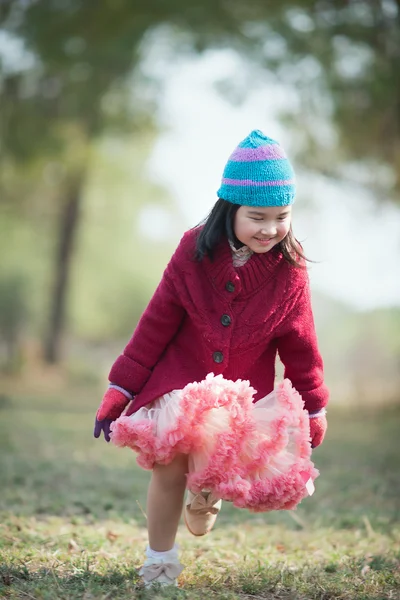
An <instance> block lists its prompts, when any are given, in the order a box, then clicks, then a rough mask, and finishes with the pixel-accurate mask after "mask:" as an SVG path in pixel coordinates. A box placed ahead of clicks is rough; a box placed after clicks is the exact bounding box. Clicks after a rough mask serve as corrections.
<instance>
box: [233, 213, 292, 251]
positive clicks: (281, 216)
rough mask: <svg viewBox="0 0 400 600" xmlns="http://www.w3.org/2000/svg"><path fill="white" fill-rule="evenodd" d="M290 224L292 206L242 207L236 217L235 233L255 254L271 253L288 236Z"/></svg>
mask: <svg viewBox="0 0 400 600" xmlns="http://www.w3.org/2000/svg"><path fill="white" fill-rule="evenodd" d="M290 223H291V206H267V207H253V206H241V207H240V208H238V210H237V212H236V215H235V220H234V233H235V235H236V237H237V239H238V240H239V241H240V242H242V244H244V245H245V246H248V248H250V250H252V251H253V252H256V253H263V252H269V251H270V250H271V248H273V247H274V246H276V245H277V244H279V242H280V241H281V240H283V238H284V237H285V236H286V235H287V234H288V232H289V229H290Z"/></svg>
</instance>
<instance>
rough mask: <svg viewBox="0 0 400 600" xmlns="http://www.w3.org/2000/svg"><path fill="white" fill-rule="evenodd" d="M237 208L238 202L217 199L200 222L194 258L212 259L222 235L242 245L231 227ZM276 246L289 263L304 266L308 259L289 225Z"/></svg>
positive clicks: (235, 243)
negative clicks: (285, 233)
mask: <svg viewBox="0 0 400 600" xmlns="http://www.w3.org/2000/svg"><path fill="white" fill-rule="evenodd" d="M239 208H240V205H239V204H232V202H227V201H226V200H222V198H219V199H218V200H217V202H216V203H215V204H214V206H213V208H212V210H211V212H210V214H209V215H208V217H206V219H205V220H204V221H203V222H202V223H200V225H203V227H202V229H201V230H200V233H199V235H198V237H197V241H196V252H195V258H196V260H198V261H202V260H203V258H204V257H205V256H208V257H209V258H210V259H211V260H213V258H214V249H215V247H216V246H217V244H218V243H219V242H220V240H221V239H222V238H223V237H227V238H228V240H230V241H231V242H232V243H233V245H234V246H235V247H236V248H240V246H242V245H243V244H242V243H241V242H240V241H239V240H238V239H237V237H236V235H235V232H234V228H233V223H234V218H235V215H236V213H237V211H238V209H239ZM277 247H278V248H279V249H280V251H281V252H282V254H283V256H284V258H285V259H286V260H287V261H288V262H289V263H290V264H291V265H293V266H294V267H297V268H300V269H304V268H305V264H304V261H308V260H309V259H308V258H307V257H306V256H305V255H304V253H303V249H302V247H301V245H300V242H299V241H298V240H296V238H295V237H294V234H293V231H292V226H291V225H290V229H289V231H288V233H287V235H286V236H285V237H284V238H283V240H282V241H281V242H279V244H278V245H277Z"/></svg>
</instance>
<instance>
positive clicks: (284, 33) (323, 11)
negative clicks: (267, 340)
mask: <svg viewBox="0 0 400 600" xmlns="http://www.w3.org/2000/svg"><path fill="white" fill-rule="evenodd" d="M1 36H2V37H1ZM163 39H164V40H165V39H168V44H167V45H166V47H165V53H166V58H167V60H169V61H171V62H172V61H174V60H176V59H178V58H179V57H180V56H181V55H183V54H186V55H190V54H191V53H195V52H201V51H203V50H206V49H209V48H227V47H229V48H233V49H235V50H237V51H238V52H239V53H240V54H241V55H242V56H243V58H244V59H245V60H246V61H247V62H246V65H247V67H246V69H245V71H246V72H245V73H244V74H241V76H240V77H238V78H237V81H231V82H228V84H229V85H227V86H225V87H224V85H223V82H220V84H221V86H220V87H221V89H222V88H224V89H225V90H227V91H228V92H229V90H231V91H232V90H233V89H234V88H235V86H236V87H242V91H244V92H246V91H247V89H248V88H249V86H255V85H257V83H258V81H260V80H261V81H265V79H268V78H270V79H273V80H274V83H275V82H281V83H282V84H283V85H284V86H287V90H288V99H287V100H288V101H287V106H285V107H283V110H284V111H285V114H284V117H285V118H286V121H287V123H288V124H290V126H291V131H292V132H293V136H294V147H295V148H296V150H297V152H298V160H299V162H300V163H301V162H302V163H303V164H304V165H305V166H307V167H310V168H316V169H318V170H319V171H321V172H323V173H326V174H328V175H331V176H335V177H337V176H339V177H351V178H353V179H354V178H356V179H357V178H358V179H359V180H361V181H362V183H364V184H367V185H368V186H375V188H376V190H377V191H378V194H377V197H378V199H379V200H384V199H386V198H388V197H389V196H390V194H391V195H392V198H393V199H395V200H398V199H399V191H400V124H399V119H400V43H399V39H400V0H329V1H328V0H318V1H317V2H311V0H280V1H278V0H275V1H272V0H269V1H268V0H248V1H247V2H245V3H243V2H239V0H234V1H232V2H226V1H225V0H202V1H201V2H200V1H199V0H193V1H191V2H189V3H188V2H186V3H185V2H183V1H182V0H173V1H171V2H164V1H161V0H148V1H147V2H141V1H135V2H129V1H128V0H100V1H99V2H84V1H83V0H12V1H11V0H3V1H2V2H0V42H1V41H2V43H3V45H4V44H6V45H7V44H8V45H9V46H10V47H11V48H12V50H13V52H12V53H11V54H12V55H9V56H7V54H6V55H5V57H4V60H3V62H2V63H1V65H0V75H1V94H2V118H1V152H0V194H1V200H0V208H1V220H2V223H1V233H2V235H1V236H0V252H1V255H2V259H3V261H4V266H3V270H7V269H10V268H15V269H16V270H17V271H18V272H23V273H24V274H26V279H27V281H28V283H34V284H35V285H34V286H33V287H32V286H31V287H30V289H32V291H31V292H30V295H29V307H30V314H31V315H32V322H31V326H30V329H29V331H30V332H31V333H32V332H33V333H35V334H36V335H37V334H38V332H41V333H42V332H43V329H44V328H45V327H47V328H50V334H51V335H50V337H51V336H52V337H54V338H57V336H58V337H59V336H60V334H61V333H62V332H63V327H64V313H65V306H67V308H68V313H69V317H70V324H69V332H70V333H72V334H73V335H75V336H78V337H81V338H83V339H89V340H91V341H94V342H96V343H97V342H101V341H102V340H104V339H105V338H106V337H107V336H122V335H124V334H125V335H126V329H127V328H128V327H129V325H130V324H131V326H132V327H133V326H134V323H135V321H136V320H137V318H138V316H139V314H140V312H141V310H142V309H143V307H144V305H145V303H146V300H147V299H148V297H149V295H150V293H151V291H152V288H153V287H154V282H155V281H156V280H157V278H158V276H159V274H161V270H162V265H161V262H163V264H165V262H166V261H165V256H166V255H167V254H168V253H169V252H171V247H170V245H169V242H168V241H167V240H166V241H165V244H164V245H163V246H162V247H161V250H160V247H158V248H157V251H156V250H155V249H154V251H153V248H152V247H151V244H150V243H149V238H146V237H145V236H144V235H143V232H142V233H141V232H140V227H139V222H138V219H139V217H140V215H141V214H142V211H143V209H144V208H145V207H146V205H149V204H150V205H151V204H156V205H157V206H158V207H160V206H161V207H163V206H164V205H165V206H167V207H168V210H169V211H170V212H171V213H172V214H173V215H174V218H176V219H179V216H178V215H177V212H176V211H175V212H174V207H173V206H172V203H171V201H170V199H169V198H168V197H167V195H166V194H165V192H163V191H162V190H161V189H160V188H159V187H158V186H155V185H153V184H150V183H148V182H146V173H145V164H146V159H147V157H148V156H149V154H150V152H151V148H152V144H153V143H154V140H155V139H156V135H157V123H156V111H157V105H158V100H159V96H160V87H159V82H157V81H153V80H149V78H148V76H147V75H146V72H145V70H144V69H143V64H144V62H145V60H146V59H147V57H148V54H149V51H150V48H151V46H152V45H156V44H157V43H159V42H160V40H163ZM0 52H1V44H0ZM228 96H229V93H228ZM240 96H241V97H243V94H242V95H240V94H239V95H238V94H236V95H235V94H232V95H231V97H232V98H233V99H234V98H237V97H240ZM106 140H109V141H111V142H112V143H113V141H115V140H118V142H117V143H116V144H114V147H112V148H110V147H108V148H106V147H105V146H104V144H106V143H107V142H106ZM118 144H120V146H119V147H118ZM111 145H112V144H111ZM121 149H123V151H121ZM108 178H109V179H108ZM77 182H78V183H77ZM71 190H72V192H73V193H71ZM71 207H72V208H71ZM116 207H118V210H116ZM71 210H73V211H74V214H73V218H72V219H71V218H70V221H69V222H68V215H71ZM68 211H69V212H68ZM83 232H84V235H83ZM172 237H173V235H172V236H171V239H172ZM143 244H146V261H144V260H143V257H142V256H141V248H142V245H143ZM78 255H79V261H76V263H75V264H73V262H72V259H73V257H74V256H78ZM162 256H163V257H162ZM52 269H53V274H52V271H51V270H52ZM71 283H72V286H71V285H70V284H71ZM21 314H22V313H21ZM49 315H51V319H50V320H51V323H50V325H49V323H48V321H49ZM384 319H386V317H384ZM387 319H388V321H387V322H388V323H389V325H387V329H388V331H389V333H390V331H391V328H392V325H391V324H392V323H394V322H396V323H397V322H398V321H397V319H398V317H397V315H396V316H393V315H391V316H390V317H387ZM393 319H395V321H393ZM377 323H378V321H377ZM379 323H380V322H379ZM385 323H386V321H385ZM352 327H354V322H353V321H351V324H350V322H349V323H348V326H346V332H347V333H348V334H349V336H350V333H349V332H350V331H352ZM380 327H382V331H383V330H385V331H386V329H385V327H386V325H381V324H378V325H377V331H378V330H379V331H381V330H380V329H379V328H380ZM358 331H359V330H358ZM359 333H360V331H359ZM359 333H357V335H356V336H355V338H354V339H356V338H357V339H361V338H359V337H357V336H358V335H359ZM333 334H334V335H335V334H336V332H334V331H333ZM371 335H372V334H371ZM374 335H375V334H374ZM350 337H351V336H350ZM350 337H349V339H350ZM371 339H372V340H374V339H375V338H374V337H373V336H372V338H371ZM371 339H369V341H368V343H372V344H373V342H371ZM53 342H56V340H53ZM50 345H51V344H50ZM360 345H361V346H362V345H363V344H362V343H361V342H360ZM394 353H395V354H396V353H397V354H396V356H398V349H397V347H396V349H395V350H394Z"/></svg>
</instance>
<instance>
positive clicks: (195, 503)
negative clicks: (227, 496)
mask: <svg viewBox="0 0 400 600" xmlns="http://www.w3.org/2000/svg"><path fill="white" fill-rule="evenodd" d="M221 505H222V500H220V499H219V498H217V497H215V496H214V495H213V493H212V492H201V494H193V492H191V491H190V490H188V492H187V497H186V501H185V506H184V509H183V517H184V520H185V524H186V527H187V528H188V530H189V531H190V533H191V534H192V535H196V536H200V535H206V533H209V532H210V531H211V529H212V528H213V527H214V523H215V521H216V519H217V516H218V513H219V511H220V510H221Z"/></svg>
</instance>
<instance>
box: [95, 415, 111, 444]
mask: <svg viewBox="0 0 400 600" xmlns="http://www.w3.org/2000/svg"><path fill="white" fill-rule="evenodd" d="M112 422H113V420H112V419H103V421H99V420H98V419H97V417H96V421H95V423H94V431H93V435H94V437H95V438H98V437H100V435H101V432H103V433H104V439H105V440H106V442H109V441H110V425H111V423H112Z"/></svg>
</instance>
